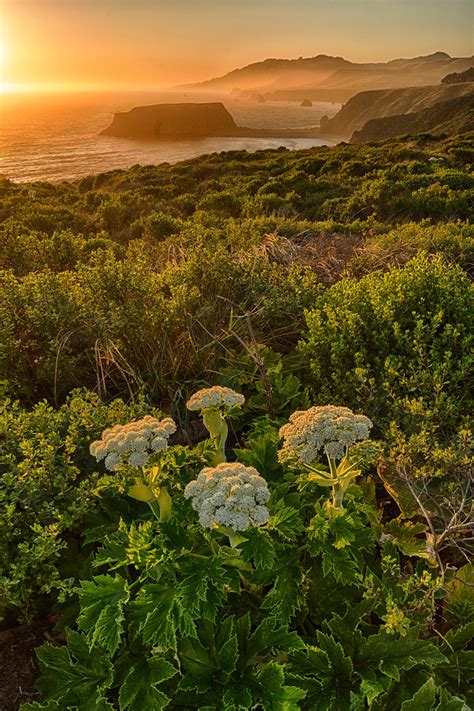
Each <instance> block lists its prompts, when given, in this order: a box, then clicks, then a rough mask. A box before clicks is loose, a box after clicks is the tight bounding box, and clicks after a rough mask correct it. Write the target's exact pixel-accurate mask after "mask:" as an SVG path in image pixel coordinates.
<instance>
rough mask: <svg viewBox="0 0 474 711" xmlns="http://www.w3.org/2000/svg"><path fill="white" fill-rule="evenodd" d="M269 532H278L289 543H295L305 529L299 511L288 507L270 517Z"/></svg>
mask: <svg viewBox="0 0 474 711" xmlns="http://www.w3.org/2000/svg"><path fill="white" fill-rule="evenodd" d="M268 528H269V530H274V531H277V533H279V534H280V536H282V538H284V539H285V540H287V541H295V540H296V539H297V538H298V536H299V535H300V533H301V531H302V530H303V528H304V524H303V521H302V520H301V516H300V514H299V513H298V511H297V510H296V509H294V508H291V507H289V506H286V507H285V508H282V509H280V511H278V512H277V513H276V514H274V515H273V516H271V517H270V520H269V522H268Z"/></svg>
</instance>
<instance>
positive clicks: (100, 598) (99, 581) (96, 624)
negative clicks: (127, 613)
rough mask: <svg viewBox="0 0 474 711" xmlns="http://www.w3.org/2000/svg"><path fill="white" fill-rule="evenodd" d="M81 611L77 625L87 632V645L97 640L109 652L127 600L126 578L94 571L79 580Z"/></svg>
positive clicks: (117, 635) (115, 642)
mask: <svg viewBox="0 0 474 711" xmlns="http://www.w3.org/2000/svg"><path fill="white" fill-rule="evenodd" d="M78 593H79V600H80V603H81V614H80V615H79V618H78V625H79V628H80V629H82V630H84V632H87V634H88V639H89V643H90V645H91V646H93V645H95V644H99V645H101V646H102V647H104V648H105V649H107V651H108V652H109V653H110V654H113V653H114V652H115V651H116V649H117V647H118V646H119V644H120V637H121V635H122V632H123V619H124V615H123V606H124V604H125V603H126V602H127V601H128V598H129V591H128V585H127V582H126V580H124V579H123V578H121V577H120V576H119V575H116V576H115V578H112V576H110V575H98V576H96V577H94V578H92V580H87V581H82V582H81V587H80V588H79V590H78Z"/></svg>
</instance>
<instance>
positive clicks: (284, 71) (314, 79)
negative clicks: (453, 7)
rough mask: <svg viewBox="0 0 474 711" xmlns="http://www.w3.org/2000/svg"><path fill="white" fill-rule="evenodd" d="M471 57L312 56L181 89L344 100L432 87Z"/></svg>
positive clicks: (275, 62)
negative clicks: (371, 92) (376, 91)
mask: <svg viewBox="0 0 474 711" xmlns="http://www.w3.org/2000/svg"><path fill="white" fill-rule="evenodd" d="M473 64H474V56H471V57H451V56H450V55H449V54H447V53H446V52H435V53H433V54H430V55H427V56H421V57H413V58H398V59H392V60H390V61H388V62H373V63H360V64H359V63H356V62H351V61H349V60H347V59H344V58H343V57H331V56H327V55H318V56H316V57H308V58H299V59H266V60H264V61H262V62H256V63H253V64H249V65H247V66H245V67H242V68H239V69H234V70H233V71H231V72H229V73H228V74H226V75H224V76H222V77H217V78H215V79H209V80H207V81H204V82H200V83H197V84H188V85H186V87H182V88H187V89H191V88H192V89H202V90H206V91H207V90H209V91H210V90H213V91H214V90H219V91H232V92H233V93H235V94H238V93H240V92H241V93H243V94H244V95H245V93H246V92H249V91H251V92H259V93H261V94H263V95H264V96H265V98H268V99H273V100H278V99H280V100H292V99H294V100H301V99H303V98H308V99H312V100H320V101H324V100H329V101H341V102H344V101H347V99H348V98H350V97H351V96H354V94H357V93H358V92H360V91H366V90H369V89H396V88H401V87H406V86H424V85H432V84H438V83H439V82H440V81H441V80H442V79H443V77H444V76H446V75H447V74H450V73H455V72H456V73H459V72H464V71H466V70H467V69H469V68H470V67H471V66H472V65H473Z"/></svg>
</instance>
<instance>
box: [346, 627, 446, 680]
mask: <svg viewBox="0 0 474 711" xmlns="http://www.w3.org/2000/svg"><path fill="white" fill-rule="evenodd" d="M418 633H419V628H418V627H415V628H413V629H412V630H410V631H409V632H408V633H407V634H406V636H405V637H400V638H398V639H397V638H396V637H394V636H392V635H389V634H387V632H385V630H380V631H379V632H378V633H377V634H374V635H372V636H370V637H368V638H367V639H363V640H362V641H361V643H360V645H359V646H358V649H357V651H356V658H355V666H356V668H357V669H360V670H361V671H364V669H367V668H369V669H378V670H380V671H381V672H382V674H385V675H386V676H389V677H390V678H392V679H395V680H396V681H399V680H400V671H401V670H408V669H412V668H413V667H415V666H416V665H422V666H425V667H428V668H430V669H431V668H432V667H434V666H436V665H438V664H442V663H443V662H445V661H446V657H445V656H444V655H443V654H442V652H441V650H440V649H439V647H438V645H437V644H436V642H434V641H432V640H424V639H418Z"/></svg>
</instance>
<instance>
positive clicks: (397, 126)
mask: <svg viewBox="0 0 474 711" xmlns="http://www.w3.org/2000/svg"><path fill="white" fill-rule="evenodd" d="M470 131H474V93H472V94H470V95H468V96H460V97H458V98H456V99H451V100H450V101H441V102H439V103H437V104H435V105H434V106H430V107H428V108H426V109H423V110H422V111H416V112H414V113H409V114H399V115H395V116H387V117H385V118H380V119H372V120H371V121H367V123H365V124H364V126H363V127H362V128H361V129H360V130H359V131H354V134H353V135H352V138H351V141H350V142H351V143H368V142H373V141H382V140H384V139H386V138H392V137H393V136H400V135H405V134H417V133H427V132H428V133H433V134H436V135H440V134H448V135H454V134H456V133H468V132H470Z"/></svg>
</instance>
